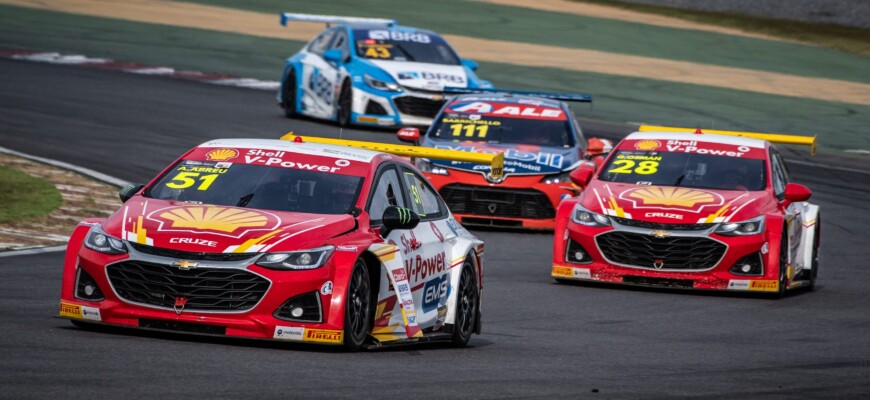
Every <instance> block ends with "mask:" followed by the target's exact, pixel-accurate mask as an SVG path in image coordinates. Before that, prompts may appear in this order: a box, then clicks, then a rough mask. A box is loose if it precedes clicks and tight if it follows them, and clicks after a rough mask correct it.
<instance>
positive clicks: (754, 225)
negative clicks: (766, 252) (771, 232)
mask: <svg viewBox="0 0 870 400" xmlns="http://www.w3.org/2000/svg"><path fill="white" fill-rule="evenodd" d="M762 230H764V216H763V215H762V216H760V217H756V218H753V219H750V220H748V221H743V222H723V223H721V224H719V226H718V227H716V231H715V232H716V233H718V234H720V235H725V236H746V235H757V234H759V233H761V231H762Z"/></svg>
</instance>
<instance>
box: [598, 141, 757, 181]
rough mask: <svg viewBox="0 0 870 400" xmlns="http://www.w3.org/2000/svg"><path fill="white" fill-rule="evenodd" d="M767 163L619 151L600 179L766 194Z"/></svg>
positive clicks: (680, 154) (709, 156)
mask: <svg viewBox="0 0 870 400" xmlns="http://www.w3.org/2000/svg"><path fill="white" fill-rule="evenodd" d="M766 177H767V173H766V169H765V164H764V160H761V159H753V158H740V157H726V156H714V155H709V154H694V153H674V152H657V151H626V150H620V151H618V152H617V153H616V154H615V155H614V156H613V158H611V159H610V161H608V163H607V164H606V165H605V166H604V167H603V168H602V169H601V174H599V175H598V179H600V180H602V181H607V182H619V183H631V184H637V185H663V186H684V187H693V188H705V189H721V190H751V191H756V190H764V188H765V187H766V186H767V184H766V182H767V179H766Z"/></svg>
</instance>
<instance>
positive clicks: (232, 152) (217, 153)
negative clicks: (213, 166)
mask: <svg viewBox="0 0 870 400" xmlns="http://www.w3.org/2000/svg"><path fill="white" fill-rule="evenodd" d="M238 156H239V151H238V150H236V149H216V150H212V151H210V152H208V153H206V154H205V158H207V159H208V160H209V161H227V160H232V159H234V158H236V157H238Z"/></svg>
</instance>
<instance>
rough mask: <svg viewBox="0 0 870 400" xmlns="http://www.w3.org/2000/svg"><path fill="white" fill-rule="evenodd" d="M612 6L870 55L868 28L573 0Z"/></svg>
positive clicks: (605, 0) (610, 0)
mask: <svg viewBox="0 0 870 400" xmlns="http://www.w3.org/2000/svg"><path fill="white" fill-rule="evenodd" d="M573 1H577V2H581V3H593V4H601V5H606V6H614V7H619V8H623V9H626V10H631V11H639V12H644V13H650V14H658V15H664V16H668V17H674V18H680V19H684V20H687V21H693V22H700V23H704V24H710V25H718V26H723V27H728V28H737V29H742V30H745V31H747V32H754V33H761V34H765V35H770V36H775V37H781V38H785V39H791V40H800V41H803V42H807V43H813V44H816V45H819V46H825V47H830V48H834V49H838V50H842V51H846V52H849V53H853V54H857V55H860V56H863V57H870V29H864V28H857V27H850V26H841V25H834V24H822V23H809V22H801V21H789V20H784V19H776V18H767V17H761V16H753V15H746V14H738V13H730V12H716V11H696V10H684V9H680V8H674V7H665V6H655V5H646V4H636V3H627V2H623V1H619V0H573Z"/></svg>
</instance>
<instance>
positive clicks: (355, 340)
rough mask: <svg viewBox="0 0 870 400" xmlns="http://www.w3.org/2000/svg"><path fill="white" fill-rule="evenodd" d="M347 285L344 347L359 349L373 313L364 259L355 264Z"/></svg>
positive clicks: (369, 328) (363, 342) (370, 290)
mask: <svg viewBox="0 0 870 400" xmlns="http://www.w3.org/2000/svg"><path fill="white" fill-rule="evenodd" d="M347 286H348V287H347V303H346V306H345V308H344V347H345V348H347V349H348V350H351V351H357V350H359V349H360V348H362V346H363V345H364V344H365V341H366V338H368V335H369V332H370V331H371V327H372V315H373V314H372V288H371V280H370V279H369V272H368V268H367V267H366V263H365V261H363V260H362V259H359V260H357V261H356V263H355V264H354V266H353V272H352V273H351V275H350V282H349V283H348V285H347Z"/></svg>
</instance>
